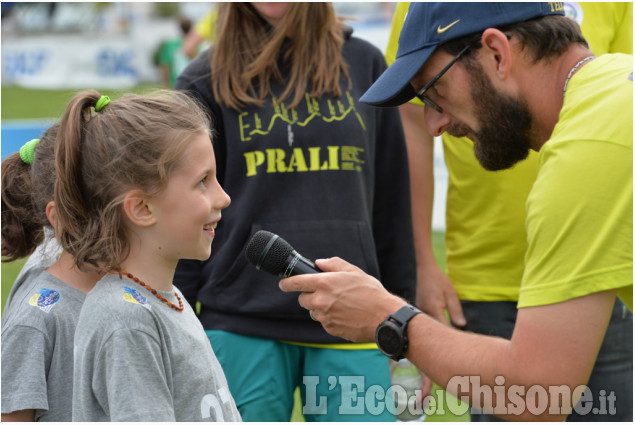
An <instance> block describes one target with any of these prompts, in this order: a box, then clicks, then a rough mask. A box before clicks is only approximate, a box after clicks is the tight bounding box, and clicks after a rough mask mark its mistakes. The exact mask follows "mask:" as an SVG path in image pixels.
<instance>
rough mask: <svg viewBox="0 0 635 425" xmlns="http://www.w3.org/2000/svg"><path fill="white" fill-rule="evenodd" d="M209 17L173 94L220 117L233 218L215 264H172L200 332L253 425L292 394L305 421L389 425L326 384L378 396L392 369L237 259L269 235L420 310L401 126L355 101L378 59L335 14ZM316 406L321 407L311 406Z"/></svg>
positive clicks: (264, 9) (223, 171) (290, 10)
mask: <svg viewBox="0 0 635 425" xmlns="http://www.w3.org/2000/svg"><path fill="white" fill-rule="evenodd" d="M218 8H219V12H218V22H217V24H218V37H217V42H216V44H215V47H214V48H213V49H212V50H211V51H210V52H208V54H201V55H199V56H198V58H196V59H195V60H194V61H193V62H191V63H190V65H189V66H188V68H186V69H185V71H183V73H182V74H181V76H179V78H178V79H177V83H176V86H175V87H176V88H177V89H179V90H186V91H188V93H191V94H192V95H194V96H196V97H197V98H198V99H200V100H201V101H202V103H203V104H204V106H205V108H206V109H207V110H208V111H209V114H210V115H212V116H213V117H214V124H215V129H216V130H217V133H216V136H215V138H214V149H215V152H216V158H217V159H218V163H217V165H218V178H219V181H220V182H221V184H222V185H223V188H224V189H225V190H226V191H227V192H228V193H229V194H230V196H231V197H232V199H233V202H234V204H233V206H234V207H233V208H231V209H229V210H228V211H227V213H226V214H225V215H224V217H223V229H224V231H223V233H222V234H219V235H218V238H217V239H216V240H215V241H214V247H213V250H214V253H213V254H212V256H211V258H210V260H208V261H206V262H204V263H201V262H199V261H182V262H180V263H179V267H178V269H177V274H176V276H175V283H176V285H177V286H179V287H180V288H181V289H182V290H183V292H184V293H185V295H186V296H187V297H188V300H190V302H194V301H199V302H200V303H201V313H200V316H199V318H200V320H201V322H202V323H203V326H204V327H205V329H206V330H207V334H208V336H209V337H210V340H211V341H212V345H213V346H214V349H215V351H216V354H217V356H218V359H219V361H220V362H221V365H222V366H223V370H224V371H225V373H226V376H227V380H228V382H229V387H230V389H231V391H232V395H233V396H234V397H235V400H236V403H237V405H238V408H239V410H240V413H241V415H242V416H243V418H244V419H245V420H246V421H252V420H257V421H278V422H281V421H288V420H289V417H290V415H291V409H292V406H293V401H294V396H293V394H294V389H295V388H296V387H297V386H300V388H301V390H302V391H301V396H302V399H303V405H304V406H305V407H306V408H305V409H304V417H305V419H306V420H307V421H313V420H315V421H342V420H346V421H364V422H365V421H394V420H395V416H394V414H392V413H391V412H390V410H388V409H383V411H382V412H381V414H377V411H373V410H372V409H367V408H365V407H363V406H362V407H363V408H362V409H354V408H351V407H350V406H348V407H347V406H345V405H343V402H342V400H345V399H346V397H347V395H346V393H345V390H342V391H340V390H341V389H342V387H341V386H335V388H332V387H331V386H330V385H329V382H330V379H331V378H332V377H333V376H355V377H359V378H360V379H363V380H364V384H365V387H366V388H369V387H372V386H374V385H377V386H380V387H382V388H383V389H384V390H387V389H388V388H389V387H390V371H389V367H388V359H387V358H386V357H385V356H383V355H382V354H381V353H380V352H379V350H377V346H376V345H375V344H352V343H347V342H346V341H344V340H342V339H339V338H335V337H332V336H330V335H328V334H327V333H326V331H325V330H324V329H323V328H322V326H321V325H320V324H319V323H318V322H315V321H313V320H312V319H311V317H310V316H309V313H308V312H307V311H306V310H305V309H303V308H301V307H300V306H299V304H298V302H297V297H295V296H293V295H290V294H285V293H283V292H281V291H280V290H279V287H278V280H279V279H278V278H276V277H275V276H269V275H267V274H265V273H263V272H261V271H259V270H256V268H255V267H252V266H251V265H250V264H248V263H247V260H246V258H245V254H244V253H245V248H246V246H247V243H248V242H249V240H250V239H251V236H252V235H253V233H255V232H256V231H257V230H260V229H265V230H269V231H271V232H274V233H277V234H279V235H280V236H281V237H283V238H284V239H286V240H287V241H288V242H289V243H290V244H291V245H292V246H293V247H294V248H295V249H297V250H298V252H301V253H302V254H303V255H305V256H307V257H308V258H328V257H331V256H340V257H342V258H346V259H348V260H349V261H350V262H352V263H354V264H355V265H357V266H358V267H360V268H362V269H363V270H365V271H366V272H368V273H370V274H373V275H374V276H376V277H379V276H381V278H382V279H381V281H382V282H383V283H384V285H385V286H386V287H387V288H388V289H389V290H390V291H391V292H392V293H395V294H397V295H400V296H402V297H405V298H407V299H409V300H411V301H412V302H414V295H415V283H416V282H415V277H416V271H415V261H414V248H413V246H414V245H413V234H412V222H411V217H410V195H409V177H408V158H407V152H406V145H405V141H404V137H403V131H402V128H401V120H400V117H399V112H398V111H397V110H396V109H394V108H382V109H377V108H373V107H371V106H369V105H365V104H361V103H359V101H358V99H359V97H360V96H361V95H362V94H363V93H364V92H365V91H366V90H367V89H368V88H369V87H370V85H371V84H372V83H373V82H374V81H375V80H376V79H377V78H378V77H379V75H381V73H382V72H383V70H384V69H385V68H386V65H385V61H384V58H383V56H382V54H381V52H380V51H379V49H377V48H376V47H374V46H372V45H371V44H370V43H368V42H366V41H363V40H361V39H359V38H356V37H354V36H352V35H351V33H352V31H351V29H350V28H349V27H347V26H346V25H344V24H343V22H342V21H341V20H340V19H338V17H337V16H336V14H335V11H334V9H333V6H332V5H331V4H330V3H324V2H304V3H301V2H300V3H295V2H280V3H269V2H253V3H243V2H231V3H229V2H228V3H218ZM238 53H239V54H238ZM262 364H266V365H267V367H263V366H262ZM310 380H313V381H312V382H316V381H319V384H318V385H317V386H315V385H312V384H309V383H308V381H310ZM272 388H273V390H272ZM307 394H308V395H307ZM311 394H313V395H311ZM316 400H317V401H319V400H325V403H323V404H322V405H321V406H323V407H324V408H323V409H322V408H320V409H318V408H311V405H313V406H316V404H317V402H316ZM344 404H346V403H344ZM362 404H363V403H362ZM340 406H342V407H341V408H339V407H340Z"/></svg>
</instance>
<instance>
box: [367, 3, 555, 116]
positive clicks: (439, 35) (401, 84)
mask: <svg viewBox="0 0 635 425" xmlns="http://www.w3.org/2000/svg"><path fill="white" fill-rule="evenodd" d="M547 15H564V4H563V3H562V2H551V3H514V2H507V3H446V2H440V3H431V2H421V3H418V2H417V3H415V2H413V3H411V4H410V7H409V8H408V13H407V14H406V19H405V21H404V24H403V28H402V30H401V34H400V35H399V48H398V49H397V58H396V59H395V62H393V63H392V65H390V66H389V67H388V69H386V71H384V73H383V74H381V76H380V77H379V78H378V79H377V81H375V83H374V84H373V85H372V86H371V87H370V88H369V89H368V90H367V91H366V93H364V95H363V96H362V97H361V98H360V101H361V102H364V103H368V104H370V105H375V106H398V105H401V104H402V103H405V102H408V101H409V100H410V99H412V98H413V97H414V95H415V92H414V89H413V88H412V86H411V85H410V80H412V78H414V76H415V75H416V74H417V73H418V72H419V70H420V69H421V67H423V65H424V64H425V63H426V61H427V60H428V58H430V56H431V55H432V53H434V51H435V50H436V48H437V47H439V45H440V44H443V43H445V42H446V41H450V40H454V39H455V38H459V37H463V36H465V35H469V34H474V33H477V32H479V31H484V30H486V29H487V28H493V27H500V26H503V25H508V24H513V23H516V22H523V21H527V20H530V19H534V18H538V17H541V16H547Z"/></svg>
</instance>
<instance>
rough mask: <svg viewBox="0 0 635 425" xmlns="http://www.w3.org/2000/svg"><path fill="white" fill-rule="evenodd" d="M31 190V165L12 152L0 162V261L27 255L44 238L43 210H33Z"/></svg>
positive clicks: (13, 259)
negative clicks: (0, 195) (0, 239)
mask: <svg viewBox="0 0 635 425" xmlns="http://www.w3.org/2000/svg"><path fill="white" fill-rule="evenodd" d="M31 193H32V190H31V166H30V165H29V164H26V163H25V162H23V161H22V159H21V158H20V154H19V153H18V152H16V153H14V154H13V155H11V156H9V157H8V158H7V159H5V160H4V161H3V162H2V256H3V257H5V258H3V259H2V261H3V262H6V261H15V260H18V259H20V258H24V257H27V256H29V255H31V253H32V252H33V251H34V250H35V247H37V245H38V244H40V243H41V242H43V240H44V225H45V222H46V214H45V213H44V212H43V211H41V212H39V211H37V209H36V205H35V203H34V201H33V197H32V196H31ZM42 218H44V220H42Z"/></svg>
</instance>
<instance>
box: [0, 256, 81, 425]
mask: <svg viewBox="0 0 635 425" xmlns="http://www.w3.org/2000/svg"><path fill="white" fill-rule="evenodd" d="M85 297H86V295H85V294H84V293H83V292H82V291H80V290H78V289H76V288H73V287H72V286H69V285H67V284H65V283H64V282H62V281H60V280H59V279H57V278H56V277H54V276H53V275H51V274H49V273H48V272H46V271H45V270H44V268H43V267H41V266H38V265H37V264H32V265H31V266H29V267H25V268H24V269H23V271H22V272H21V273H20V275H19V277H18V279H17V280H16V282H15V283H14V285H13V288H12V289H11V293H10V295H9V299H8V301H7V305H6V308H5V310H4V314H3V316H2V413H11V412H15V411H17V410H25V409H35V420H36V421H56V422H66V421H70V420H71V413H72V408H71V401H72V390H73V338H74V334H75V327H76V325H77V321H78V319H79V312H80V309H81V307H82V303H83V301H84V299H85Z"/></svg>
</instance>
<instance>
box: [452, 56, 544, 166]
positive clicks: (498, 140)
mask: <svg viewBox="0 0 635 425" xmlns="http://www.w3.org/2000/svg"><path fill="white" fill-rule="evenodd" d="M470 68H472V69H470V76H471V80H472V90H471V95H472V100H473V101H474V105H476V118H477V120H478V122H479V124H480V130H479V131H477V132H474V131H472V129H470V128H469V127H468V126H467V125H465V124H461V123H458V124H453V125H450V127H448V129H447V132H448V133H450V134H451V135H453V136H456V137H463V136H466V135H467V134H470V133H471V134H474V137H475V139H476V140H474V155H475V156H476V159H478V161H479V162H480V164H481V166H482V167H483V168H485V169H486V170H490V171H498V170H504V169H507V168H511V167H512V166H513V165H514V164H516V163H517V162H519V161H522V160H523V159H525V158H527V155H529V149H530V147H531V142H530V140H531V133H532V132H531V130H532V118H531V113H530V112H529V108H528V107H527V104H526V102H524V101H522V100H517V99H513V98H511V97H509V96H507V95H504V94H499V93H497V92H496V90H495V89H494V87H493V85H492V83H491V82H490V81H489V79H488V78H487V77H486V76H485V75H484V73H483V71H482V69H480V67H479V66H478V65H476V66H475V67H470ZM468 69H469V68H468Z"/></svg>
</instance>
